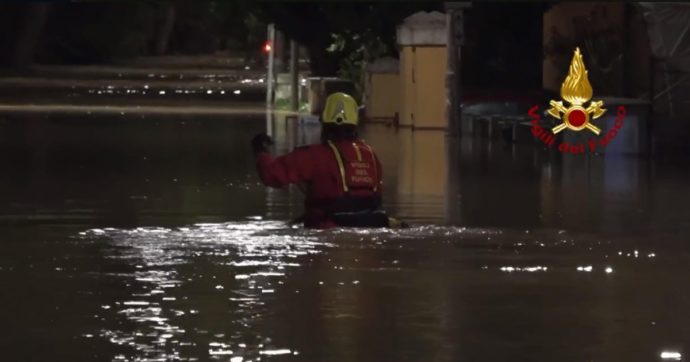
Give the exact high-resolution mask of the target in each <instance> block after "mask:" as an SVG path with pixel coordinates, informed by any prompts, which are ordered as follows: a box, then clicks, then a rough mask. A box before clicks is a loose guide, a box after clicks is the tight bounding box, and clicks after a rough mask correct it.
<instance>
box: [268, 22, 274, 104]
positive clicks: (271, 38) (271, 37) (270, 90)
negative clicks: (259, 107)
mask: <svg viewBox="0 0 690 362" xmlns="http://www.w3.org/2000/svg"><path fill="white" fill-rule="evenodd" d="M275 40H276V28H275V25H274V24H268V44H269V49H268V70H267V72H266V107H267V108H270V109H272V108H273V83H274V79H273V78H274V75H273V70H274V69H273V68H274V66H273V58H274V57H275V53H274V49H275Z"/></svg>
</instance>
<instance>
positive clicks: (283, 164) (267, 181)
mask: <svg viewBox="0 0 690 362" xmlns="http://www.w3.org/2000/svg"><path fill="white" fill-rule="evenodd" d="M270 144H272V141H271V139H270V137H268V136H266V135H257V136H256V137H254V139H253V140H252V148H253V149H254V155H255V156H256V168H257V171H258V173H259V178H260V179H261V182H263V183H264V185H266V186H270V187H276V188H279V187H283V186H287V185H288V184H295V183H302V182H308V181H309V180H311V178H312V174H313V168H314V161H313V160H312V158H311V155H310V154H309V152H308V151H307V150H306V149H303V148H298V149H296V150H294V151H292V152H290V153H288V154H286V155H283V156H280V157H276V158H274V157H273V156H271V154H270V153H268V146H269V145H270Z"/></svg>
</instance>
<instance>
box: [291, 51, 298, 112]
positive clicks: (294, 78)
mask: <svg viewBox="0 0 690 362" xmlns="http://www.w3.org/2000/svg"><path fill="white" fill-rule="evenodd" d="M290 90H291V91H292V92H291V93H292V94H291V98H290V109H291V110H292V111H295V112H297V111H298V110H299V53H298V50H297V43H296V42H295V40H294V39H290Z"/></svg>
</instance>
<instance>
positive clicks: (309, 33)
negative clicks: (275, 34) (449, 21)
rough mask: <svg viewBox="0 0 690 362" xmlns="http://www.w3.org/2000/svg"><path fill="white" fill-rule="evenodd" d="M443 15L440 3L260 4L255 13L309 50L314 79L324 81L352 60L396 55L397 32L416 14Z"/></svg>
mask: <svg viewBox="0 0 690 362" xmlns="http://www.w3.org/2000/svg"><path fill="white" fill-rule="evenodd" d="M441 9H442V3H441V2H419V3H413V2H409V3H408V2H395V3H393V2H380V3H359V2H356V3H338V2H333V3H331V2H324V3H258V4H257V8H256V10H255V11H256V13H257V14H258V16H259V17H260V18H261V19H262V20H264V21H265V22H266V23H274V24H276V27H277V28H278V29H279V30H281V31H283V32H284V33H285V35H286V36H287V37H288V38H292V39H295V40H296V41H297V42H298V43H300V44H302V45H303V46H305V47H306V48H307V50H308V52H309V56H310V60H311V66H312V72H313V74H314V75H317V76H328V75H335V74H336V73H337V72H338V71H339V70H343V68H344V67H345V68H346V67H347V63H348V62H352V61H356V60H354V59H353V58H351V57H352V56H353V54H357V53H359V54H360V55H359V57H360V58H362V57H364V58H366V57H367V56H369V55H374V54H376V55H377V56H378V55H384V54H388V55H396V53H397V52H396V51H395V49H396V38H395V33H396V27H397V26H398V25H399V24H400V23H401V22H402V21H403V20H404V19H405V18H406V17H407V16H409V15H411V14H413V13H415V12H417V11H431V10H441ZM334 42H335V43H336V44H335V45H334ZM333 45H334V46H333ZM379 47H381V48H383V49H385V51H384V52H383V54H379V53H381V52H379V51H376V50H377V48H379ZM329 49H330V51H329ZM357 57H358V56H356V55H355V58H357ZM348 59H349V60H348Z"/></svg>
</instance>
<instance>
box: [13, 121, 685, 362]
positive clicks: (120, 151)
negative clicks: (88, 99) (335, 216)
mask: <svg viewBox="0 0 690 362" xmlns="http://www.w3.org/2000/svg"><path fill="white" fill-rule="evenodd" d="M267 122H268V125H269V128H270V130H271V132H272V133H273V134H274V136H275V137H276V141H277V148H278V151H279V152H282V151H284V150H287V149H291V148H292V147H295V146H297V145H300V144H304V143H308V142H312V141H314V140H316V139H317V137H318V128H314V127H313V126H299V125H296V124H295V123H294V122H291V121H284V120H279V119H271V118H270V117H269V118H268V121H267V117H266V116H265V115H261V114H258V115H257V114H234V115H228V116H223V117H219V116H193V115H176V116H171V115H168V116H160V115H158V116H157V115H153V114H145V115H140V114H128V115H119V114H99V115H93V114H92V115H87V114H81V113H80V114H3V115H2V116H0V162H1V163H2V165H3V170H4V171H3V172H2V173H0V186H1V187H2V190H3V192H2V193H1V194H0V195H1V196H0V240H2V253H0V285H2V286H3V289H4V293H3V294H2V298H1V299H0V300H1V301H0V308H1V309H2V313H0V322H2V323H1V325H2V329H3V331H2V338H0V351H2V356H3V357H2V359H3V360H7V361H45V360H59V361H63V360H64V361H92V360H93V361H120V360H122V361H176V360H185V361H186V360H197V361H206V360H221V361H233V362H239V361H354V360H357V361H508V360H509V361H554V360H558V361H660V360H681V359H683V358H687V357H686V356H687V354H688V353H690V350H689V348H690V345H689V343H690V342H688V341H690V311H689V310H688V308H687V305H688V304H689V302H690V299H689V298H690V287H689V285H690V284H688V283H687V275H688V273H689V272H690V264H689V262H690V247H689V246H688V231H690V211H688V208H687V205H688V204H690V192H688V188H687V184H688V181H690V175H689V173H690V171H688V170H687V169H686V167H684V166H683V165H684V163H682V162H681V163H674V162H670V161H650V160H646V159H638V158H632V157H621V156H618V157H614V156H593V157H586V156H581V155H572V156H561V155H559V154H558V153H557V152H556V153H553V152H546V151H544V150H542V149H540V148H538V147H535V146H533V145H523V144H507V143H503V142H488V141H486V140H481V139H454V138H447V137H446V136H445V134H443V133H442V132H436V131H417V132H411V131H409V130H397V131H396V130H395V129H392V128H387V127H385V126H376V125H371V126H368V127H366V128H365V129H364V130H363V135H364V137H365V138H366V139H367V140H368V142H369V143H370V144H372V145H373V147H374V148H375V149H376V150H377V151H378V153H379V156H380V157H381V159H382V162H383V164H384V182H385V189H384V193H385V206H386V208H387V209H388V210H390V211H391V213H393V214H396V215H398V216H400V217H401V218H403V219H405V220H407V221H409V222H410V223H412V224H414V227H413V228H411V229H409V230H402V231H381V230H374V231H353V230H349V231H348V230H334V231H306V230H303V229H300V228H295V227H292V226H290V225H289V224H287V222H286V221H288V220H291V219H293V218H295V217H297V216H299V214H300V210H301V201H302V196H301V193H300V191H299V190H298V189H297V188H291V189H289V190H267V189H265V188H264V187H262V186H261V185H259V184H258V179H257V178H256V176H255V174H254V165H253V162H252V158H251V156H250V154H249V149H248V145H247V140H248V139H249V138H250V137H251V136H252V135H253V134H254V133H256V132H259V131H263V130H265V129H266V128H267Z"/></svg>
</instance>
